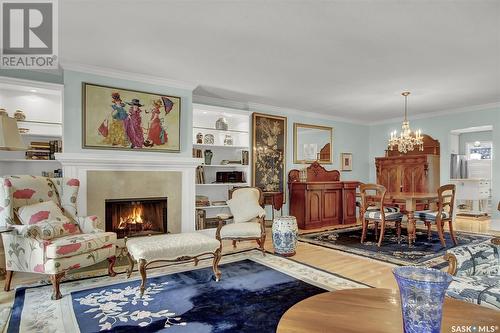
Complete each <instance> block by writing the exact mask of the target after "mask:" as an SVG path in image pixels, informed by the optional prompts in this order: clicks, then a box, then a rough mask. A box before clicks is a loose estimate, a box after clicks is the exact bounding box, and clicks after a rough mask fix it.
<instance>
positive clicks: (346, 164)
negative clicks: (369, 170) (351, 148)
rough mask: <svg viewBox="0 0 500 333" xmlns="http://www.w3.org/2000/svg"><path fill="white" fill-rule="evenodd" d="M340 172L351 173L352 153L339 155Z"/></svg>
mask: <svg viewBox="0 0 500 333" xmlns="http://www.w3.org/2000/svg"><path fill="white" fill-rule="evenodd" d="M340 160H341V163H342V165H341V168H342V171H352V153H342V154H340Z"/></svg>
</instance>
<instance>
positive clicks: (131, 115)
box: [83, 83, 181, 152]
mask: <svg viewBox="0 0 500 333" xmlns="http://www.w3.org/2000/svg"><path fill="white" fill-rule="evenodd" d="M180 112H181V99H180V97H174V96H163V95H158V94H152V93H146V92H140V91H133V90H126V89H119V88H112V87H106V86H100V85H95V84H90V83H83V127H84V128H83V148H90V149H119V150H147V151H157V152H179V151H180Z"/></svg>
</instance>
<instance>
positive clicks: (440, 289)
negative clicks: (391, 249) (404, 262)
mask: <svg viewBox="0 0 500 333" xmlns="http://www.w3.org/2000/svg"><path fill="white" fill-rule="evenodd" d="M392 272H393V274H394V276H395V277H396V281H397V282H398V286H399V293H400V295H401V310H402V312H403V330H404V333H440V332H441V319H442V317H443V302H444V296H445V292H446V289H447V288H448V286H449V285H450V283H451V281H452V277H451V275H450V274H448V273H445V272H442V271H439V270H437V269H432V268H422V267H411V266H406V267H397V268H394V269H393V270H392Z"/></svg>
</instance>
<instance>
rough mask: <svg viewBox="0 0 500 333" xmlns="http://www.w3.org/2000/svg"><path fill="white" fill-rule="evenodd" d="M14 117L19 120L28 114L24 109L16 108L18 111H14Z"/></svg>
mask: <svg viewBox="0 0 500 333" xmlns="http://www.w3.org/2000/svg"><path fill="white" fill-rule="evenodd" d="M14 118H15V119H16V120H17V121H23V120H25V119H26V115H25V114H24V112H23V111H22V110H16V112H14Z"/></svg>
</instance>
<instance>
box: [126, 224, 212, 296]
mask: <svg viewBox="0 0 500 333" xmlns="http://www.w3.org/2000/svg"><path fill="white" fill-rule="evenodd" d="M126 246H127V252H128V254H127V255H128V260H129V267H128V269H127V277H130V274H132V270H133V269H134V262H135V261H137V262H138V263H139V272H140V273H141V277H142V283H141V296H142V295H143V294H144V290H145V286H146V268H147V266H148V265H149V264H151V263H154V262H178V261H190V260H193V261H194V264H195V266H196V265H197V264H198V261H199V260H200V259H203V258H202V257H213V263H212V268H213V270H214V275H215V280H216V281H219V279H220V277H221V272H220V271H219V261H220V259H221V243H220V242H219V241H218V240H217V239H215V238H212V237H209V236H207V235H205V234H202V233H196V232H192V233H181V234H168V235H157V236H147V237H137V238H129V239H127V243H126Z"/></svg>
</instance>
